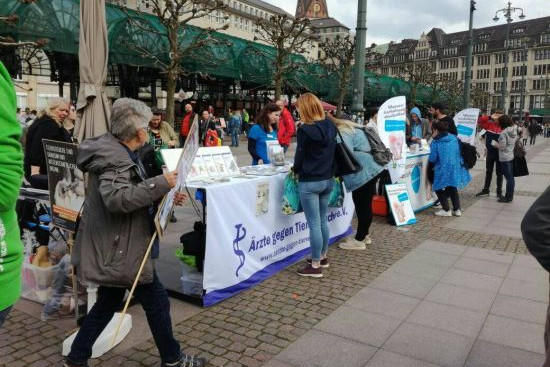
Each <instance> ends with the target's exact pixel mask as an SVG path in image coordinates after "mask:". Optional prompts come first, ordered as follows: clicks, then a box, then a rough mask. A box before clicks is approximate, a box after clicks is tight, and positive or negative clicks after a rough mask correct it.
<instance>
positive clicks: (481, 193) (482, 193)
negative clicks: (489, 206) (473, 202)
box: [476, 189, 489, 198]
mask: <svg viewBox="0 0 550 367" xmlns="http://www.w3.org/2000/svg"><path fill="white" fill-rule="evenodd" d="M482 196H489V190H487V189H483V190H481V191H480V192H478V193H477V194H476V197H478V198H479V197H482Z"/></svg>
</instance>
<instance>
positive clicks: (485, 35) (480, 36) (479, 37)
mask: <svg viewBox="0 0 550 367" xmlns="http://www.w3.org/2000/svg"><path fill="white" fill-rule="evenodd" d="M477 38H478V39H480V40H488V39H489V38H491V35H490V34H489V33H482V34H480V35H479V36H478V37H477Z"/></svg>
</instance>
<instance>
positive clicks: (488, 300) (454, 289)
mask: <svg viewBox="0 0 550 367" xmlns="http://www.w3.org/2000/svg"><path fill="white" fill-rule="evenodd" d="M495 297H496V293H492V292H488V291H480V290H476V289H468V288H464V287H459V286H456V285H452V284H445V283H439V284H437V285H436V286H435V287H434V288H433V289H432V290H431V292H430V293H429V294H428V296H426V300H427V301H432V302H437V303H442V304H446V305H450V306H455V307H458V308H463V309H467V310H472V311H477V312H481V313H487V312H488V311H489V309H490V308H491V305H492V304H493V301H494V299H495Z"/></svg>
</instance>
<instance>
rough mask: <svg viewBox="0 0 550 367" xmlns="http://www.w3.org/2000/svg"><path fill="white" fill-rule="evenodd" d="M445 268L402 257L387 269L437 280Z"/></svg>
mask: <svg viewBox="0 0 550 367" xmlns="http://www.w3.org/2000/svg"><path fill="white" fill-rule="evenodd" d="M415 251H416V250H415ZM447 270H448V267H447V266H440V265H435V264H427V263H425V262H419V261H414V260H410V259H407V258H404V259H402V260H400V261H398V262H397V263H395V264H394V265H392V266H391V267H390V268H389V269H388V270H387V271H390V272H394V273H398V274H403V275H410V276H413V277H417V278H422V279H428V280H439V279H441V277H443V275H445V273H446V272H447Z"/></svg>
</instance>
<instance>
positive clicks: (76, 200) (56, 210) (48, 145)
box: [43, 140, 85, 232]
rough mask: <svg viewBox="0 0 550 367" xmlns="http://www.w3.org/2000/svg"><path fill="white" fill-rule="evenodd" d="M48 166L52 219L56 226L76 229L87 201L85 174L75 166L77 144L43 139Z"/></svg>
mask: <svg viewBox="0 0 550 367" xmlns="http://www.w3.org/2000/svg"><path fill="white" fill-rule="evenodd" d="M43 144H44V151H45V153H46V166H47V169H48V183H49V190H50V203H51V209H52V213H51V214H52V222H53V224H54V225H55V226H56V227H59V228H63V229H65V230H67V231H70V232H75V231H76V222H77V220H78V215H79V213H80V209H81V208H82V205H83V204H84V197H85V186H84V175H83V173H82V171H81V170H79V169H78V168H77V167H76V156H77V150H78V148H77V145H76V144H70V143H64V142H59V141H53V140H43Z"/></svg>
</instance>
